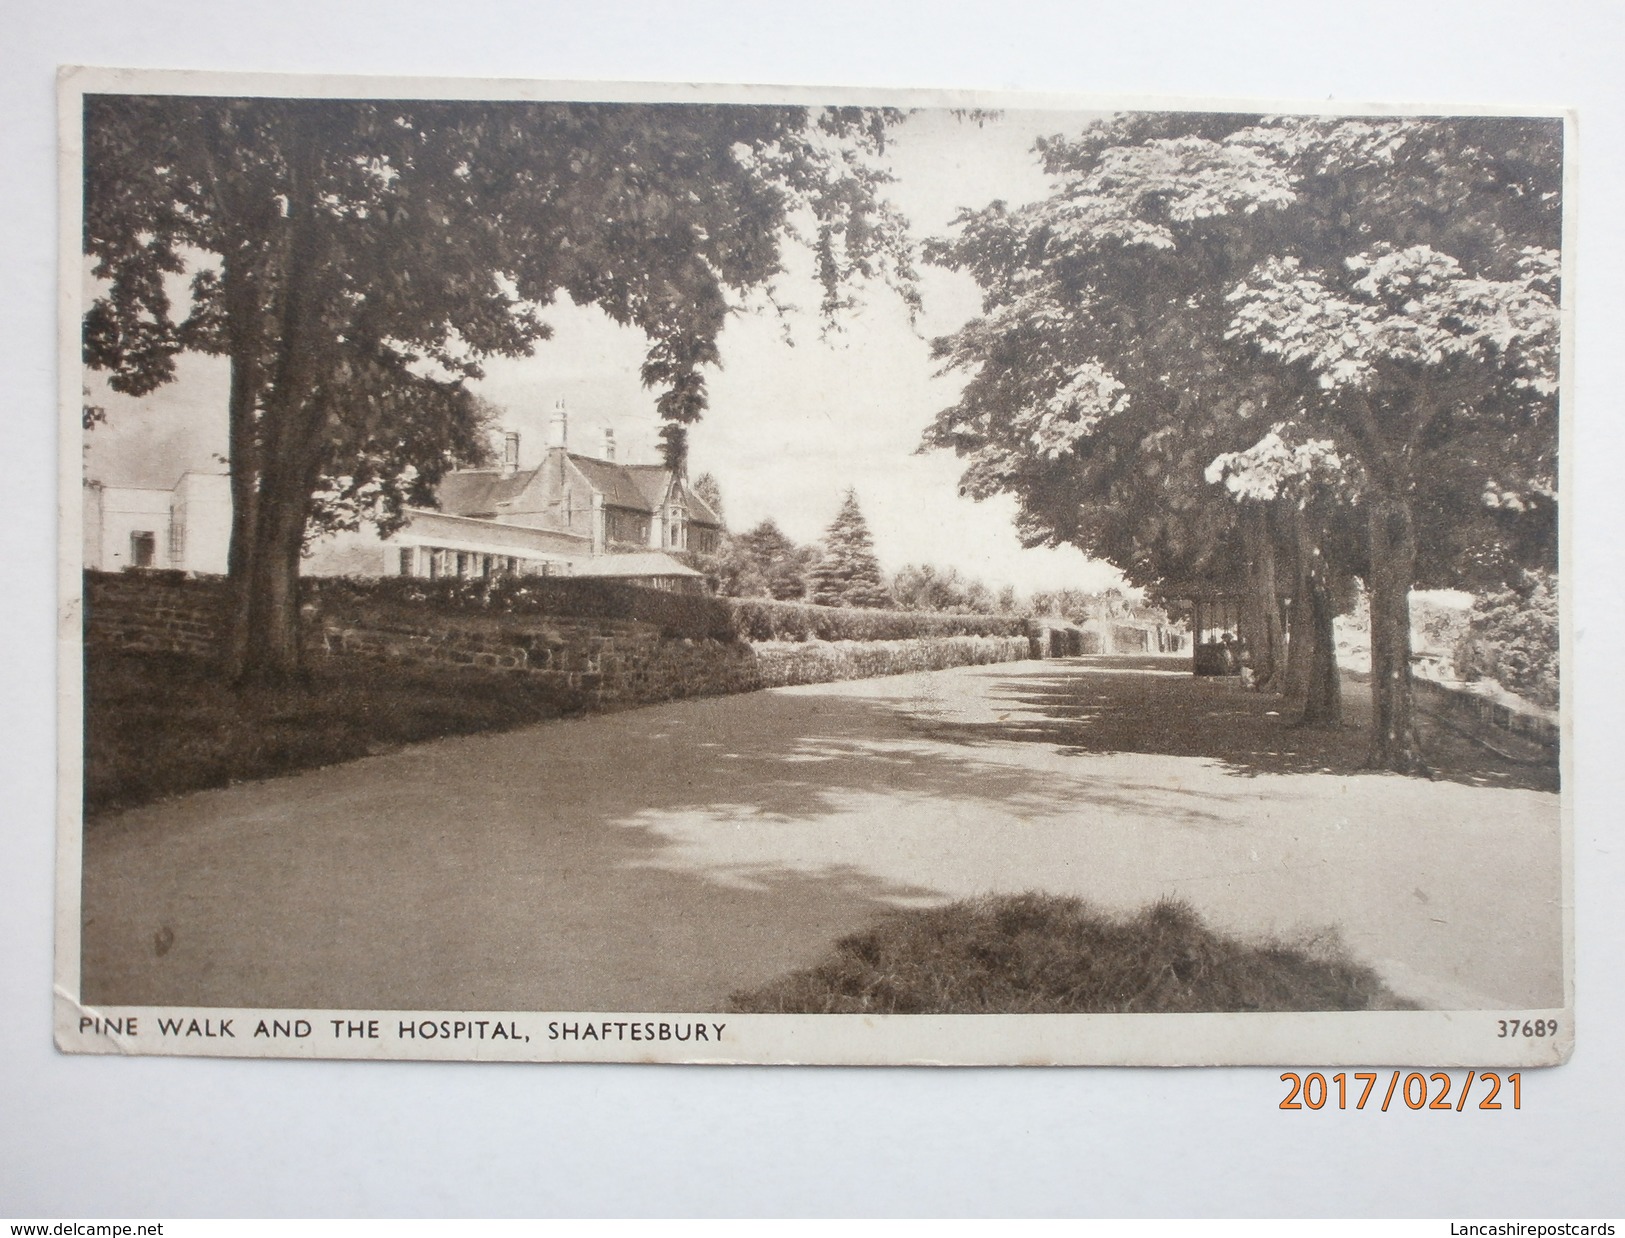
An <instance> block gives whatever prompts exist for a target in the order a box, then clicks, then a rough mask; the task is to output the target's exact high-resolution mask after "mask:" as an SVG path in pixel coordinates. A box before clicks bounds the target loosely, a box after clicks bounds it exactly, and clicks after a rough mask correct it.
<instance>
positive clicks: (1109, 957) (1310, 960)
mask: <svg viewBox="0 0 1625 1238" xmlns="http://www.w3.org/2000/svg"><path fill="white" fill-rule="evenodd" d="M731 1005H732V1007H733V1009H734V1010H736V1011H739V1012H741V1013H765V1014H1018V1013H1019V1014H1027V1013H1041V1014H1108V1013H1136V1012H1144V1013H1189V1012H1195V1011H1242V1010H1393V1009H1399V1008H1402V1007H1403V1006H1404V1005H1405V1003H1403V1002H1401V1001H1400V1000H1399V999H1398V998H1396V997H1395V996H1394V995H1393V994H1392V993H1391V992H1389V991H1388V989H1387V988H1385V987H1384V986H1383V984H1382V982H1381V981H1380V980H1378V979H1377V976H1376V973H1374V972H1373V971H1372V970H1371V969H1370V968H1368V967H1364V966H1362V965H1360V964H1358V963H1355V962H1353V961H1352V960H1351V959H1349V958H1348V956H1347V954H1346V953H1345V952H1344V950H1343V949H1342V947H1341V946H1340V945H1339V944H1338V943H1337V941H1336V940H1335V938H1334V937H1332V936H1331V935H1327V936H1325V937H1323V938H1321V939H1318V940H1316V941H1312V942H1308V943H1305V944H1303V945H1283V944H1280V943H1274V942H1270V943H1264V944H1256V945H1255V944H1248V943H1245V942H1240V941H1236V940H1233V939H1231V938H1228V937H1224V936H1221V935H1220V934H1218V933H1215V932H1213V931H1212V930H1211V929H1209V928H1208V927H1207V926H1206V925H1205V924H1203V923H1202V920H1201V917H1199V916H1198V915H1197V914H1196V913H1195V912H1194V911H1192V910H1191V909H1190V907H1188V906H1187V905H1185V904H1184V903H1180V902H1173V901H1168V900H1164V901H1162V902H1158V903H1155V904H1153V905H1152V906H1150V907H1147V908H1145V909H1144V910H1142V911H1140V912H1138V913H1137V914H1135V915H1133V916H1130V917H1128V918H1122V919H1119V918H1113V917H1110V916H1107V915H1103V914H1101V913H1100V912H1097V911H1095V910H1093V909H1092V908H1090V907H1088V906H1087V905H1086V904H1084V903H1082V902H1080V901H1079V900H1077V899H1075V898H1060V897H1054V896H1050V895H1042V894H1022V895H1016V896H1005V897H985V898H977V899H969V900H965V901H963V902H957V903H951V904H949V905H947V906H945V907H934V908H929V909H926V910H921V911H905V912H898V913H895V914H892V915H888V916H887V917H885V918H884V919H883V920H881V921H880V922H879V923H877V924H875V925H874V926H873V927H871V928H869V929H866V930H865V931H863V932H861V933H856V934H853V935H852V936H850V937H846V938H843V939H842V940H841V941H839V942H838V943H836V946H835V950H834V952H833V954H832V955H831V956H830V957H829V958H828V959H827V960H826V961H824V962H823V963H820V964H819V965H818V966H816V967H813V968H810V969H808V970H806V971H798V972H792V973H791V974H789V975H787V976H784V977H782V978H780V979H778V980H775V981H773V982H772V983H770V984H767V985H764V986H763V987H761V988H759V989H755V990H752V991H750V992H741V993H735V994H734V995H733V997H732V999H731Z"/></svg>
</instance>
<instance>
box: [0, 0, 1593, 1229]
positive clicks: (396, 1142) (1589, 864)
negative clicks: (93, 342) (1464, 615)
mask: <svg viewBox="0 0 1625 1238" xmlns="http://www.w3.org/2000/svg"><path fill="white" fill-rule="evenodd" d="M4 33H5V38H4V40H3V41H0V109H3V111H0V117H3V123H0V152H3V158H0V169H3V170H4V178H5V188H4V191H3V192H0V350H3V356H4V362H5V364H4V366H3V368H0V374H3V375H4V378H5V381H4V385H3V388H0V391H3V406H0V407H3V415H4V418H5V423H4V427H5V428H4V435H5V437H4V450H0V515H3V525H0V527H3V528H4V530H5V537H4V539H3V541H0V547H3V549H0V556H3V558H0V562H3V566H4V572H5V580H6V586H5V587H4V588H3V589H0V633H4V636H5V642H4V645H3V649H4V655H5V656H3V657H0V700H3V701H4V702H5V706H4V709H3V710H0V771H3V782H0V785H3V786H4V788H5V796H4V807H3V808H0V941H3V942H4V943H5V947H4V953H3V954H0V1114H3V1115H4V1116H3V1118H0V1216H12V1217H28V1216H39V1217H50V1218H52V1219H65V1218H69V1217H90V1216H113V1215H117V1216H125V1217H155V1216H207V1215H225V1216H234V1215H247V1216H253V1215H351V1214H355V1215H456V1214H476V1215H547V1214H595V1213H631V1214H644V1213H673V1214H734V1215H740V1214H814V1215H817V1214H847V1213H860V1214H861V1213H868V1214H896V1213H902V1214H908V1213H914V1214H955V1213H971V1214H980V1213H1009V1214H1063V1215H1065V1214H1071V1215H1106V1216H1110V1215H1130V1216H1132V1215H1196V1216H1202V1215H1209V1216H1222V1215H1330V1216H1337V1215H1349V1216H1357V1215H1413V1214H1414V1215H1436V1216H1454V1217H1458V1218H1461V1217H1470V1216H1472V1217H1483V1216H1494V1215H1502V1216H1555V1215H1569V1216H1575V1215H1583V1214H1588V1213H1589V1214H1600V1213H1612V1214H1613V1215H1616V1216H1617V1215H1619V1214H1620V1213H1621V1212H1622V1211H1625V1206H1622V1205H1625V1186H1622V1185H1621V1180H1620V1177H1619V1175H1618V1172H1617V1168H1618V1165H1619V1163H1620V1162H1621V1160H1622V1156H1621V1153H1622V1152H1625V1136H1622V1135H1621V1134H1620V1107H1621V1102H1622V1100H1625V1082H1622V1079H1621V1076H1622V1072H1625V997H1622V985H1621V978H1622V977H1621V973H1622V968H1621V961H1622V957H1625V946H1622V942H1625V913H1622V912H1621V903H1622V901H1625V880H1622V878H1625V845H1622V841H1621V830H1620V814H1619V812H1618V810H1617V806H1616V796H1617V793H1618V791H1619V789H1620V773H1619V770H1620V761H1619V759H1618V756H1617V752H1616V749H1617V743H1616V740H1615V737H1616V735H1618V734H1619V726H1620V721H1621V713H1622V702H1621V695H1620V694H1621V691H1622V689H1625V683H1622V676H1621V673H1620V662H1621V659H1620V657H1619V649H1618V642H1617V638H1616V636H1615V633H1616V632H1617V631H1619V630H1620V626H1621V625H1620V617H1619V614H1618V608H1619V607H1620V605H1621V604H1622V603H1625V589H1622V587H1621V585H1622V582H1621V561H1620V556H1619V554H1618V551H1617V546H1618V535H1617V532H1616V531H1617V530H1618V529H1619V528H1620V527H1621V524H1622V516H1625V512H1622V510H1621V508H1622V500H1625V487H1622V486H1621V485H1620V484H1619V472H1620V469H1621V466H1622V464H1625V442H1622V440H1621V432H1620V429H1619V424H1620V422H1619V418H1618V409H1619V403H1620V394H1619V393H1620V392H1621V391H1622V390H1625V375H1622V374H1621V350H1620V348H1619V340H1620V338H1621V334H1622V329H1625V323H1622V318H1621V297H1622V289H1625V269H1622V261H1621V245H1620V228H1619V226H1618V222H1617V221H1618V211H1619V207H1620V202H1621V171H1620V169H1621V157H1622V155H1625V134H1622V125H1625V108H1622V107H1621V94H1620V79H1619V74H1618V58H1619V52H1620V49H1621V47H1622V46H1625V19H1622V13H1621V10H1620V9H1618V8H1617V6H1614V5H1610V4H1605V3H1595V4H1584V3H1557V4H1543V5H1536V4H1533V3H1505V2H1485V0H1474V2H1469V3H1457V2H1450V3H1435V4H1417V3H1414V2H1411V3H1382V2H1363V3H1348V4H1339V5H1337V6H1308V5H1303V4H1301V3H1295V2H1281V3H1272V4H1246V5H1238V4H1221V5H1216V4H1212V3H1188V4H1187V3H1140V4H1133V5H1129V4H1119V5H1114V6H1110V7H1107V6H1101V5H1095V4H1077V3H1053V4H1043V3H1000V4H976V5H943V4H932V3H925V2H922V0H909V2H906V3H897V4H892V5H885V6H881V5H874V4H869V3H849V2H837V3H827V4H821V5H819V6H816V7H814V6H805V7H802V6H790V5H786V4H780V3H767V2H764V0H757V2H754V3H743V2H740V3H703V4H690V5H686V6H681V8H680V9H679V8H677V7H676V6H671V7H668V6H666V5H659V4H654V3H601V4H593V5H583V4H575V3H572V4H561V3H538V2H536V0H530V2H524V3H522V2H520V0H513V2H511V3H503V2H502V0H470V2H468V3H463V4H460V5H457V6H455V7H454V6H450V5H443V6H437V5H434V4H430V3H428V2H427V0H394V2H392V3H388V4H383V3H352V4H345V5H341V6H338V5H331V4H330V3H324V2H322V0H284V2H283V3H279V4H276V5H260V4H255V5H249V4H244V3H239V2H235V0H233V2H220V0H213V2H211V0H171V2H168V3H162V4H158V3H145V4H130V3H128V0H122V2H120V3H113V2H111V0H108V2H93V0H63V2H62V3H58V4H54V5H50V6H47V5H45V4H42V3H37V2H28V3H22V4H18V5H14V6H11V7H10V8H9V10H8V12H7V15H6V21H5V23H4ZM62 63H89V64H106V65H134V66H143V67H151V68H203V69H244V70H279V71H300V72H334V73H356V72H363V73H387V74H425V75H451V76H482V77H491V76H510V77H534V78H549V77H551V78H605V79H652V80H697V81H747V82H749V81H782V82H805V83H835V84H862V85H875V86H903V85H908V86H945V87H984V88H1020V89H1030V90H1056V91H1062V90H1064V91H1086V92H1091V93H1105V94H1123V93H1133V94H1137V95H1163V96H1175V95H1177V96H1225V97H1267V98H1276V99H1301V100H1316V99H1325V98H1333V99H1338V100H1355V99H1362V100H1366V99H1394V100H1414V101H1438V102H1440V103H1441V104H1447V103H1449V102H1451V101H1458V102H1475V101H1477V102H1520V103H1528V104H1531V105H1534V104H1572V105H1576V106H1578V107H1580V108H1581V109H1582V113H1581V141H1582V152H1583V155H1582V158H1583V172H1582V177H1581V190H1580V193H1581V221H1580V236H1579V238H1578V241H1579V245H1580V254H1581V265H1580V271H1579V279H1578V289H1577V293H1578V307H1579V315H1580V318H1579V331H1578V336H1577V351H1576V361H1577V364H1578V371H1577V373H1578V384H1579V385H1578V416H1577V418H1576V423H1575V428H1576V431H1577V434H1576V441H1575V442H1573V443H1571V444H1569V448H1568V449H1569V450H1570V451H1571V452H1572V453H1573V455H1574V459H1575V469H1574V472H1573V474H1572V480H1573V489H1572V491H1571V493H1570V494H1569V495H1568V496H1567V500H1568V511H1567V519H1570V520H1572V521H1574V522H1575V527H1576V530H1577V533H1578V537H1577V539H1576V543H1575V549H1576V555H1575V561H1574V562H1572V563H1568V564H1565V570H1566V571H1568V572H1570V573H1572V574H1573V579H1574V583H1575V593H1574V598H1575V603H1576V610H1575V622H1576V629H1577V633H1576V635H1577V640H1576V655H1577V661H1576V668H1577V674H1575V676H1574V677H1573V681H1572V688H1573V691H1574V697H1575V699H1576V700H1577V702H1578V708H1579V713H1578V725H1579V738H1578V742H1577V744H1576V755H1577V765H1578V770H1579V777H1578V779H1577V784H1576V787H1575V793H1576V798H1575V806H1576V813H1577V818H1576V819H1577V825H1576V830H1575V849H1576V853H1577V856H1576V861H1577V876H1578V880H1577V903H1578V928H1577V940H1578V944H1579V969H1578V974H1577V987H1578V1002H1579V1020H1578V1022H1579V1049H1578V1051H1577V1053H1576V1055H1575V1058H1574V1060H1573V1062H1572V1063H1570V1064H1569V1065H1568V1066H1565V1067H1562V1068H1560V1069H1557V1070H1554V1071H1547V1072H1541V1073H1531V1074H1530V1075H1529V1076H1527V1077H1526V1078H1525V1080H1524V1087H1523V1105H1524V1107H1523V1110H1522V1111H1521V1112H1518V1113H1513V1112H1510V1111H1503V1112H1502V1113H1500V1114H1478V1113H1467V1114H1462V1115H1456V1114H1454V1113H1451V1114H1440V1113H1419V1114H1418V1113H1411V1112H1409V1111H1405V1112H1391V1113H1389V1114H1387V1115H1381V1114H1375V1113H1371V1112H1366V1113H1335V1112H1332V1111H1330V1110H1324V1111H1322V1112H1320V1113H1318V1114H1317V1113H1308V1112H1299V1113H1282V1112H1280V1111H1279V1110H1277V1108H1276V1105H1277V1102H1278V1101H1279V1100H1280V1098H1281V1096H1282V1095H1283V1094H1284V1089H1283V1087H1282V1085H1281V1084H1280V1082H1279V1081H1278V1078H1277V1074H1278V1072H1276V1071H1272V1070H1210V1071H1148V1070H1064V1071H1053V1070H1051V1071H1039V1070H1028V1071H1013V1070H1012V1071H992V1070H975V1071H931V1070H914V1071H903V1070H883V1071H874V1070H871V1071H855V1070H817V1071H814V1070H768V1069H678V1068H660V1069H656V1068H635V1067H615V1068H587V1067H518V1066H471V1065H470V1066H436V1065H426V1064H344V1063H301V1062H228V1061H203V1060H190V1061H188V1060H165V1059H143V1060H131V1061H121V1060H112V1059H106V1058H88V1057H87V1058H68V1057H64V1056H60V1055H58V1054H57V1053H56V1052H55V1050H54V1049H53V1048H52V1047H51V1042H50V1001H49V995H50V984H51V973H52V963H51V909H52V869H53V858H54V857H53V852H54V835H55V831H54V825H53V781H52V772H51V771H52V764H53V760H54V754H53V743H52V735H53V728H52V725H51V724H50V719H51V718H52V717H53V715H54V700H55V686H54V680H53V661H52V649H53V633H54V591H55V577H54V562H55V549H54V548H55V505H56V482H55V478H56V471H57V469H56V413H55V399H56V379H55V372H56V355H55V354H56V347H55V338H56V337H55V321H54V319H55V310H54V304H55V297H54V292H55V285H56V269H55V255H56V199H55V161H54V144H55V137H54V134H55V128H54V111H55V104H54V81H53V74H54V69H55V66H56V65H58V64H62ZM1419 828H1422V826H1421V825H1420V824H1419Z"/></svg>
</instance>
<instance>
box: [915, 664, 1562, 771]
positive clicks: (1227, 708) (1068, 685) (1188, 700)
mask: <svg viewBox="0 0 1625 1238" xmlns="http://www.w3.org/2000/svg"><path fill="white" fill-rule="evenodd" d="M1184 665H1185V664H1184V662H1183V660H1180V661H1178V662H1173V661H1172V660H1171V659H1167V658H1144V657H1139V658H1135V657H1099V656H1096V657H1082V658H1070V659H1065V660H1060V661H1056V662H1053V663H1046V664H1045V670H1044V671H1042V672H1039V673H1027V674H1019V675H1009V676H1006V677H1003V678H1001V679H1000V680H999V681H998V682H997V683H996V684H994V685H993V687H992V693H991V694H992V696H993V697H994V699H995V700H997V701H998V702H999V703H1000V704H1001V705H1002V706H1003V709H1002V711H1001V713H1000V714H999V715H998V716H996V717H993V718H988V719H981V720H975V721H961V720H954V719H944V718H941V717H933V716H929V715H925V716H919V717H916V718H915V720H914V725H915V727H916V729H917V731H918V732H919V733H920V734H922V735H928V736H930V737H931V738H933V739H936V740H941V741H945V742H950V743H960V744H966V745H972V746H974V745H979V744H988V743H999V742H1006V741H1011V740H1016V741H1022V742H1028V743H1041V744H1050V745H1053V746H1055V747H1056V748H1058V749H1060V750H1062V751H1065V752H1069V753H1076V754H1084V753H1111V752H1137V753H1146V754H1152V755H1159V756H1171V757H1193V758H1200V759H1204V760H1207V761H1213V762H1216V763H1218V764H1220V765H1221V766H1223V767H1224V769H1225V770H1226V771H1227V772H1229V773H1233V774H1237V775H1242V776H1255V775H1258V774H1335V775H1338V776H1340V777H1348V776H1352V775H1357V774H1366V773H1373V772H1378V773H1380V771H1370V770H1367V769H1365V768H1364V762H1365V757H1366V748H1367V744H1368V742H1369V737H1370V727H1371V691H1370V687H1369V685H1368V684H1366V683H1364V682H1361V681H1360V680H1358V679H1356V678H1355V677H1353V676H1348V675H1345V676H1344V679H1343V713H1344V721H1343V725H1341V726H1335V727H1334V726H1317V725H1308V726H1301V725H1298V724H1296V722H1295V720H1294V717H1293V713H1292V710H1291V709H1290V707H1289V706H1288V705H1287V704H1286V703H1285V702H1284V701H1283V699H1282V698H1281V697H1279V696H1276V695H1273V694H1267V693H1258V692H1251V691H1247V690H1245V689H1243V688H1242V687H1241V684H1240V682H1239V680H1236V679H1230V678H1220V677H1202V678H1198V677H1196V676H1193V675H1191V674H1190V673H1189V672H1188V670H1184V669H1176V668H1183V667H1184ZM1418 725H1419V727H1420V729H1421V731H1422V742H1423V748H1424V754H1425V757H1426V759H1427V761H1428V763H1429V767H1430V771H1431V776H1432V777H1433V778H1435V779H1438V780H1442V781H1449V782H1458V783H1463V784H1465V785H1469V786H1490V787H1514V788H1520V789H1524V790H1535V791H1550V792H1555V791H1556V790H1557V789H1558V772H1557V770H1556V769H1554V768H1551V767H1549V766H1546V765H1541V764H1529V763H1524V762H1519V761H1515V760H1510V759H1507V758H1505V757H1503V756H1501V755H1500V754H1498V753H1495V752H1492V751H1490V750H1488V749H1486V748H1484V747H1483V746H1481V745H1478V744H1475V743H1473V742H1472V741H1471V740H1470V739H1468V738H1467V737H1465V736H1463V735H1461V734H1460V733H1458V732H1455V731H1452V730H1448V729H1446V728H1444V727H1440V726H1435V725H1433V724H1432V722H1431V719H1429V718H1428V717H1426V716H1420V717H1419V723H1418Z"/></svg>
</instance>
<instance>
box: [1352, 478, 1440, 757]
mask: <svg viewBox="0 0 1625 1238" xmlns="http://www.w3.org/2000/svg"><path fill="white" fill-rule="evenodd" d="M1367 528H1368V539H1369V546H1368V550H1369V553H1370V558H1371V567H1370V572H1369V575H1368V577H1367V581H1366V583H1367V584H1368V585H1369V586H1370V592H1371V703H1372V734H1371V750H1370V754H1369V755H1368V757H1367V758H1366V764H1367V765H1368V766H1370V767H1371V768H1373V769H1391V770H1397V771H1399V772H1400V773H1420V772H1425V771H1426V768H1427V767H1426V765H1425V764H1424V763H1423V761H1422V754H1421V750H1420V747H1419V746H1418V744H1417V741H1416V725H1415V719H1414V716H1413V711H1412V705H1413V701H1412V692H1411V601H1410V594H1411V583H1412V581H1413V580H1414V579H1415V574H1416V525H1415V519H1414V517H1413V516H1412V514H1411V508H1410V504H1409V503H1408V502H1407V501H1406V500H1405V499H1404V498H1403V497H1400V496H1395V495H1373V496H1372V497H1371V499H1370V510H1369V518H1368V526H1367Z"/></svg>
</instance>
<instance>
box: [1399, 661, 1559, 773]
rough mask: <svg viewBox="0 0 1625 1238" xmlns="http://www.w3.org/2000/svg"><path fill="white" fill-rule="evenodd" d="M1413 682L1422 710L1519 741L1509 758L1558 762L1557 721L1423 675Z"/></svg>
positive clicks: (1467, 726) (1466, 726) (1464, 725)
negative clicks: (1517, 747) (1517, 746)
mask: <svg viewBox="0 0 1625 1238" xmlns="http://www.w3.org/2000/svg"><path fill="white" fill-rule="evenodd" d="M1412 682H1413V683H1414V684H1415V685H1416V695H1417V699H1418V701H1419V703H1420V704H1421V706H1422V708H1424V709H1429V710H1431V711H1433V712H1435V713H1437V714H1440V715H1443V716H1444V717H1446V718H1449V719H1450V720H1452V721H1453V722H1455V723H1456V724H1457V725H1458V726H1459V727H1462V728H1465V729H1467V730H1468V731H1469V732H1477V733H1480V734H1485V733H1487V734H1492V735H1501V736H1505V737H1508V738H1510V739H1512V740H1514V741H1516V743H1517V744H1518V745H1520V747H1519V750H1518V751H1516V752H1513V753H1509V755H1513V756H1518V757H1533V758H1537V759H1544V760H1548V761H1551V762H1555V761H1556V760H1557V754H1558V750H1559V748H1560V746H1561V743H1562V728H1561V727H1560V726H1559V725H1558V723H1557V722H1555V721H1554V720H1552V719H1550V718H1544V717H1541V716H1540V715H1539V714H1536V713H1533V712H1530V711H1528V710H1523V709H1515V708H1513V707H1512V706H1511V705H1508V704H1506V703H1504V702H1502V701H1497V700H1492V699H1491V698H1489V697H1485V696H1480V695H1478V694H1477V693H1476V692H1471V691H1467V690H1466V689H1463V688H1453V687H1451V686H1450V685H1449V684H1442V683H1438V682H1435V681H1434V680H1431V679H1423V678H1421V677H1420V676H1418V677H1417V678H1415V679H1413V680H1412Z"/></svg>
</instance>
